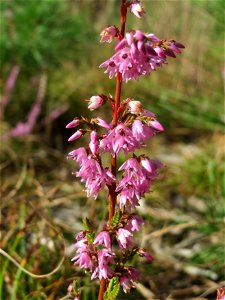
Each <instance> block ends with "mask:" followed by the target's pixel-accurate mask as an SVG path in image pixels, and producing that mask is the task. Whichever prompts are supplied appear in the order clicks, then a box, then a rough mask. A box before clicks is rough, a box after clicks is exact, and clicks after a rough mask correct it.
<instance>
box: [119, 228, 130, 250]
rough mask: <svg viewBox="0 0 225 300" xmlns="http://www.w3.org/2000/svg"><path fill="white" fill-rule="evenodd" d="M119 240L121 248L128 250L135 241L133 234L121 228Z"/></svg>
mask: <svg viewBox="0 0 225 300" xmlns="http://www.w3.org/2000/svg"><path fill="white" fill-rule="evenodd" d="M117 239H118V243H119V246H120V248H122V249H123V248H124V249H127V248H129V247H131V246H132V245H133V243H134V241H133V234H132V233H131V232H130V231H129V230H127V229H124V228H119V229H118V231H117Z"/></svg>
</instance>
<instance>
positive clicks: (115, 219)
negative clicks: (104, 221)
mask: <svg viewBox="0 0 225 300" xmlns="http://www.w3.org/2000/svg"><path fill="white" fill-rule="evenodd" d="M120 217H121V212H120V211H116V212H115V214H114V216H113V218H112V220H111V221H110V229H114V228H115V227H116V226H117V225H118V222H119V220H120Z"/></svg>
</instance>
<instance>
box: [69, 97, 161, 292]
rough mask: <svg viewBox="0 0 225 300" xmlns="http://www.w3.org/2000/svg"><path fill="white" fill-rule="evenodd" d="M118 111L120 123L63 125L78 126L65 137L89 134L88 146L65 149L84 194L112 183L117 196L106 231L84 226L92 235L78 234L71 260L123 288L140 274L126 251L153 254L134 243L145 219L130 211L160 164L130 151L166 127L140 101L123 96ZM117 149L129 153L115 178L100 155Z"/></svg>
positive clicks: (97, 121) (93, 275) (98, 120)
mask: <svg viewBox="0 0 225 300" xmlns="http://www.w3.org/2000/svg"><path fill="white" fill-rule="evenodd" d="M104 97H105V98H106V96H104ZM92 99H93V98H92ZM110 99H111V98H110ZM97 101H98V99H97ZM98 102H99V101H98ZM100 102H101V101H100ZM98 108H99V106H98ZM91 110H92V109H91ZM118 111H119V112H120V113H119V114H118V116H119V119H118V125H117V126H115V127H113V126H112V125H111V124H109V123H108V122H107V121H106V120H104V119H101V118H99V117H98V118H93V119H91V120H88V119H85V118H80V119H79V118H75V119H74V120H72V121H71V122H69V124H68V125H67V126H66V128H68V129H71V128H75V129H76V131H75V133H73V134H72V136H71V137H70V138H69V141H73V140H74V136H75V137H76V139H77V138H79V137H81V136H82V135H83V134H84V133H87V134H88V133H89V134H90V142H89V145H88V146H89V147H87V148H84V147H80V148H77V149H75V150H73V151H71V152H70V153H69V154H68V158H71V159H73V160H74V161H76V162H77V163H78V164H79V166H80V169H79V170H78V171H77V172H75V173H74V174H75V175H76V176H77V177H80V178H81V182H83V183H84V184H85V190H86V192H87V196H88V197H90V196H92V197H94V198H95V199H96V198H97V197H98V194H99V191H100V190H102V189H104V188H105V187H107V188H109V189H110V188H111V187H112V185H114V186H115V193H117V195H118V198H119V201H118V205H117V208H116V216H117V217H116V220H113V221H112V223H107V224H106V225H105V228H104V230H102V231H101V232H100V233H98V234H97V235H96V236H95V233H94V230H93V229H92V228H88V232H91V234H92V235H93V238H92V239H90V238H88V235H87V231H83V232H81V233H79V234H78V235H77V237H76V243H75V245H74V247H75V249H76V251H77V254H76V256H75V257H74V258H73V261H74V264H75V265H78V266H79V267H80V268H83V269H86V270H89V271H90V272H91V279H94V278H99V279H102V278H104V279H107V280H110V279H111V278H113V277H115V276H117V277H118V280H119V282H120V285H121V286H122V287H123V289H124V291H125V292H127V291H129V290H130V288H131V287H133V285H134V282H135V281H137V278H138V271H137V270H135V269H134V268H133V267H131V266H127V265H126V264H125V262H126V260H127V259H128V258H129V255H131V256H132V255H135V254H138V255H139V256H141V257H145V258H146V259H147V260H149V261H151V260H152V256H151V255H150V254H149V253H148V252H147V251H145V250H144V249H141V248H139V247H137V245H136V244H135V242H134V233H135V232H137V231H139V229H140V226H141V225H142V224H143V220H142V219H141V218H140V217H139V216H138V215H137V214H135V213H133V212H132V210H133V209H135V207H136V206H137V205H139V200H140V198H141V197H143V196H144V194H145V193H146V192H148V191H149V190H150V188H151V185H152V182H153V180H154V178H155V177H156V176H157V171H158V169H159V168H160V167H161V164H160V163H159V162H158V161H155V160H151V159H150V158H148V157H147V156H146V155H139V156H136V155H135V154H134V152H135V150H136V149H140V148H141V147H142V146H143V145H145V143H146V142H147V141H148V140H149V139H151V138H152V137H153V136H154V135H155V134H156V133H157V132H160V131H163V130H164V129H163V126H162V125H161V124H160V122H159V121H158V120H157V118H156V116H155V114H153V113H152V112H150V111H148V110H145V109H143V107H142V104H141V102H140V101H136V100H134V99H126V100H124V101H123V102H122V103H121V105H120V107H119V109H118ZM122 120H123V122H122ZM99 131H101V133H99ZM102 131H103V132H102ZM80 133H81V134H80ZM121 151H122V152H124V153H125V154H126V155H127V160H126V161H125V162H124V163H123V164H122V165H121V166H119V167H118V172H122V173H123V175H122V178H121V180H120V181H119V180H118V179H117V178H116V177H115V176H114V175H113V174H112V172H111V171H110V170H109V169H108V168H107V167H104V166H103V162H102V155H103V153H107V152H108V153H110V154H111V155H112V156H113V157H114V156H117V155H118V154H119V153H120V152H121ZM129 153H133V155H132V157H128V156H129ZM115 243H117V245H118V247H117V248H118V249H120V254H118V253H116V251H113V250H112V245H113V244H115ZM119 257H120V259H119ZM121 261H124V264H122V265H121Z"/></svg>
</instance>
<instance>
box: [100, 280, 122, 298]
mask: <svg viewBox="0 0 225 300" xmlns="http://www.w3.org/2000/svg"><path fill="white" fill-rule="evenodd" d="M119 291H120V284H119V279H118V277H113V278H112V279H110V281H109V285H108V288H107V290H106V292H105V294H104V300H114V299H116V297H117V295H118V294H119Z"/></svg>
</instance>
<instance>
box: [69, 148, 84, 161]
mask: <svg viewBox="0 0 225 300" xmlns="http://www.w3.org/2000/svg"><path fill="white" fill-rule="evenodd" d="M68 158H72V159H73V160H75V161H76V162H78V163H79V164H82V163H84V161H85V160H86V159H87V151H86V150H85V148H84V147H80V148H78V149H75V150H73V151H71V152H70V153H69V154H68Z"/></svg>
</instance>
